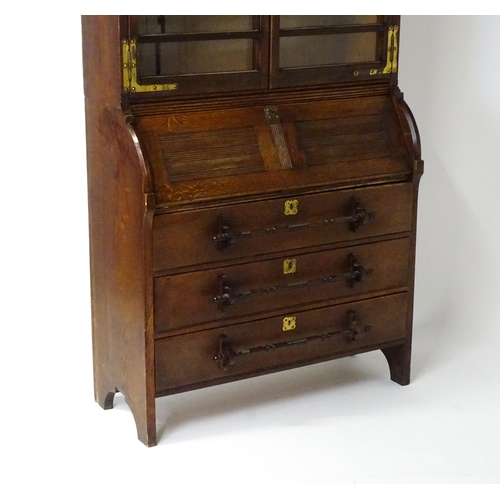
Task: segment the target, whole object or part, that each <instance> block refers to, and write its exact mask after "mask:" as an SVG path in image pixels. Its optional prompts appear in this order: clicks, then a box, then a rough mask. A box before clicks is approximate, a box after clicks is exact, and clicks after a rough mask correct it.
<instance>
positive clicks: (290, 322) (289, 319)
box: [283, 316, 297, 332]
mask: <svg viewBox="0 0 500 500" xmlns="http://www.w3.org/2000/svg"><path fill="white" fill-rule="evenodd" d="M296 326H297V316H286V317H285V318H283V331H284V332H287V331H288V330H295V327H296Z"/></svg>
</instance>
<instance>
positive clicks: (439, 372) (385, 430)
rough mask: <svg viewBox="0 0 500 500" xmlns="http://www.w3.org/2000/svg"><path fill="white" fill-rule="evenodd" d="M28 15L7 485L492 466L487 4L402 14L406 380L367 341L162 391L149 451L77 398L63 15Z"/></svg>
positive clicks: (336, 478)
mask: <svg viewBox="0 0 500 500" xmlns="http://www.w3.org/2000/svg"><path fill="white" fill-rule="evenodd" d="M61 16H64V13H62V14H61ZM37 19H38V18H35V19H31V21H29V20H28V21H26V22H32V23H33V30H35V33H36V36H35V37H34V39H31V40H28V41H25V42H24V46H22V41H21V40H19V39H14V40H17V42H16V43H12V44H11V45H10V50H9V51H8V53H7V54H5V66H4V67H5V68H7V69H9V71H7V72H3V77H2V82H1V83H0V85H1V90H2V96H3V105H2V107H3V108H4V109H3V125H4V132H3V138H4V141H3V144H4V147H3V148H2V153H3V155H2V156H3V162H2V164H3V169H2V170H3V173H4V175H3V182H2V193H3V195H2V199H1V200H0V203H1V207H0V208H1V213H2V225H3V229H4V239H3V245H2V251H3V254H2V256H3V259H2V267H3V270H2V276H3V277H4V280H3V287H2V288H4V298H3V299H2V304H3V305H4V308H3V309H4V311H3V314H2V317H1V319H0V321H1V326H2V347H3V348H2V350H1V354H2V363H1V365H2V366H1V367H0V369H1V370H2V382H3V383H2V390H3V398H2V405H3V411H2V420H3V422H2V423H3V430H4V438H3V450H4V451H6V452H7V454H6V456H7V457H8V468H7V470H6V472H7V474H6V477H7V483H6V484H12V485H15V486H16V491H17V493H18V494H19V495H20V496H19V498H21V497H22V498H28V496H26V494H27V493H28V494H29V493H33V495H34V494H35V492H36V493H40V492H42V491H46V492H50V494H51V496H52V497H53V498H67V497H68V491H69V490H68V488H76V489H77V490H79V491H81V492H82V494H88V495H93V496H94V497H95V498H101V496H104V494H117V493H118V494H122V495H123V496H125V497H126V498H127V497H128V496H130V495H134V494H136V493H137V494H138V493H139V492H140V491H146V492H150V493H153V494H155V493H156V494H158V495H160V494H161V495H162V497H163V496H166V495H168V494H171V493H172V491H173V490H172V488H173V485H176V484H178V483H179V484H182V485H183V487H190V486H195V485H196V484H198V485H201V486H203V489H204V490H205V491H207V492H213V491H215V492H218V493H219V494H226V491H225V490H226V484H227V483H232V480H237V481H238V482H239V486H240V487H239V488H238V489H235V488H236V486H234V487H233V486H230V487H227V490H228V494H236V492H239V493H238V494H239V496H245V493H247V494H248V491H249V490H251V487H252V485H253V484H258V483H261V482H267V483H271V484H273V483H281V484H282V487H285V485H286V484H297V485H298V484H300V483H347V484H352V483H446V482H448V483H479V482H486V483H497V482H499V480H500V456H499V450H500V424H499V422H498V414H499V410H500V397H499V396H500V391H499V389H500V363H499V362H498V353H499V352H500V335H499V332H500V328H499V326H498V325H499V324H498V310H499V309H500V291H499V288H500V264H499V259H498V258H497V251H498V248H500V224H499V222H498V215H499V213H500V201H499V197H498V190H499V189H500V165H499V159H498V151H499V143H500V93H499V89H500V64H499V63H500V56H499V47H500V17H470V16H467V17H451V16H439V17H422V16H416V17H412V16H403V19H402V23H401V24H402V30H401V55H400V65H399V68H400V73H399V75H400V87H401V89H402V90H403V92H404V93H405V97H406V100H407V102H408V103H409V105H410V107H411V108H412V111H413V112H414V115H415V117H416V119H417V123H418V125H419V128H420V133H421V138H422V151H423V158H424V160H425V174H424V176H423V178H422V182H421V194H420V207H419V220H418V245H417V252H418V253H417V276H416V303H415V328H414V357H413V376H412V383H411V384H410V385H409V386H408V387H404V388H403V387H400V386H398V385H396V384H394V383H391V382H390V381H389V377H388V368H387V365H386V363H385V360H384V359H383V356H382V355H381V354H380V353H369V354H366V355H363V356H356V357H355V358H348V359H344V360H338V361H334V362H331V363H324V364H320V365H316V366H312V367H306V368H302V369H298V370H293V371H289V372H284V373H280V374H275V375H272V376H269V377H263V378H256V379H253V380H248V381H243V382H238V383H234V384H230V385H227V386H223V387H218V388H211V389H206V390H201V391H195V392H193V393H188V394H184V395H178V396H173V397H169V398H162V399H160V400H159V401H158V403H157V406H158V419H159V420H158V427H159V429H160V431H162V432H163V435H162V436H161V441H160V443H159V445H158V446H157V447H156V448H152V449H146V448H145V447H144V446H143V445H142V444H140V443H139V441H138V440H137V439H136V437H135V427H134V424H133V420H132V416H131V414H130V412H129V410H128V408H127V406H126V404H125V403H124V402H123V399H122V398H121V397H120V396H117V397H116V408H115V409H114V410H111V411H107V412H104V411H103V410H101V409H100V408H99V407H98V406H97V404H95V403H94V402H93V393H92V364H91V363H92V360H91V343H90V300H89V277H88V239H87V211H86V210H87V207H86V171H85V168H86V167H85V142H84V115H83V88H82V76H81V55H80V54H81V38H80V20H79V17H78V16H77V15H75V14H72V15H69V16H68V17H67V19H66V22H65V23H62V22H60V19H61V17H59V21H57V20H56V19H55V18H54V20H50V19H49V16H47V18H45V19H44V22H40V23H37V22H36V21H37ZM30 26H31V25H30ZM61 37H63V39H64V40H65V42H64V43H63V44H60V43H59V42H58V41H59V40H60V39H61ZM21 46H22V48H21ZM35 47H38V49H39V50H38V51H37V53H38V55H37V57H29V58H26V57H24V58H22V57H21V55H22V54H23V53H24V54H26V53H29V54H32V53H33V49H34V48H35ZM61 61H64V64H61ZM5 110H7V112H6V111H5ZM26 474H28V476H29V478H30V479H29V480H26ZM153 477H161V478H164V479H165V480H167V483H166V484H165V486H164V487H162V489H159V488H158V486H157V483H156V482H155V481H154V480H153V479H152V478H153ZM295 491H296V492H297V491H301V490H300V488H299V489H296V490H295ZM312 491H313V492H314V491H316V490H312ZM262 494H263V493H261V496H262ZM310 494H311V493H310ZM312 494H314V493H312ZM9 498H16V496H12V495H11V496H10V497H9Z"/></svg>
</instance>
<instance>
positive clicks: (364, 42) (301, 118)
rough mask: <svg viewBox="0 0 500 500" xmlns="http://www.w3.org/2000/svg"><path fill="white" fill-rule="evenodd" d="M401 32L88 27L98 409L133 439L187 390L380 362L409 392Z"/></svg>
mask: <svg viewBox="0 0 500 500" xmlns="http://www.w3.org/2000/svg"><path fill="white" fill-rule="evenodd" d="M313 18H314V19H313ZM398 19H399V18H397V16H354V17H352V16H311V17H309V16H306V17H303V16H281V17H280V16H84V17H83V40H84V52H83V55H84V57H83V61H84V73H85V79H84V81H85V102H86V124H87V129H86V130H87V163H88V190H89V225H90V263H91V287H92V330H93V354H94V386H95V396H96V400H97V402H98V403H99V404H100V405H101V406H102V407H103V408H105V409H109V408H112V406H113V397H114V394H115V393H116V392H122V393H123V394H124V395H125V399H126V401H127V404H128V405H129V407H130V409H131V410H132V413H133V415H134V418H135V422H136V425H137V431H138V436H139V439H140V440H141V441H142V442H143V443H145V444H146V445H148V446H153V445H155V444H156V441H157V440H156V420H155V398H157V397H161V396H166V395H171V394H175V393H179V392H182V391H187V390H192V389H198V388H203V387H207V386H211V385H216V384H221V383H226V382H231V381H236V380H240V379H243V378H246V377H253V376H256V375H264V374H268V373H271V372H275V371H279V370H284V369H290V368H294V367H299V366H303V365H307V364H311V363H317V362H325V361H328V360H332V359H335V358H339V357H342V356H351V355H353V354H358V353H363V352H367V351H374V350H381V351H382V353H383V354H384V355H385V358H386V359H387V361H388V364H389V371H390V377H391V379H392V380H394V381H395V382H397V383H399V384H402V385H405V384H408V383H409V380H410V360H411V337H412V318H413V281H414V267H415V238H416V213H417V193H418V185H419V180H420V176H421V175H422V172H423V162H422V160H421V158H420V142H419V136H418V131H417V127H416V123H415V120H414V119H413V116H412V114H411V112H410V110H409V108H408V106H407V105H406V103H405V101H404V99H403V95H402V93H401V92H400V90H399V88H398V87H397V54H398V40H399V25H398V23H399V20H398ZM312 20H314V23H318V24H317V25H314V26H309V24H307V23H310V22H312ZM304 23H305V24H304ZM169 30H170V31H169ZM183 30H184V31H183ZM186 30H187V31H186ZM306 35H307V36H306ZM354 35H355V36H354ZM315 36H319V37H320V38H321V37H325V38H321V40H322V43H321V44H320V45H317V44H315V43H313V44H312V45H308V44H310V43H312V42H311V40H312V39H313V38H314V37H315ZM212 38H213V40H212ZM242 40H243V41H244V42H245V43H243V42H242ZM205 42H207V45H206V46H205ZM208 42H210V43H208ZM212 42H214V43H213V44H212ZM215 42H217V43H215ZM219 42H222V43H223V45H220V43H219ZM233 42H235V43H234V44H233ZM351 42H352V43H351ZM192 43H195V44H201V45H197V47H202V46H203V50H202V49H201V48H200V49H199V50H195V51H186V52H183V47H184V44H186V46H187V45H189V44H192ZM301 44H303V45H304V47H303V49H304V51H305V52H304V51H301V50H300V46H301ZM352 44H353V46H351V45H352ZM323 45H324V46H325V47H326V46H328V47H329V48H330V49H331V50H330V49H329V52H328V53H325V58H324V60H323V59H317V57H316V56H317V54H316V52H317V51H318V50H319V48H320V47H323ZM233 46H234V47H235V49H234V50H235V52H234V54H232V56H231V57H233V56H234V58H235V60H236V59H238V57H240V55H241V54H240V49H241V50H243V49H242V47H250V48H251V49H250V53H248V54H247V55H246V56H245V57H243V59H242V60H241V61H240V62H238V63H237V64H236V63H235V66H234V65H233V62H234V61H233V60H232V58H231V57H229V58H228V57H227V55H224V54H226V52H224V51H225V50H230V52H231V50H233V49H230V47H233ZM174 47H175V50H174ZM212 47H213V49H212ZM217 47H218V48H217ZM238 47H239V48H238ZM280 47H282V51H281V49H280ZM293 47H296V49H295V48H293ZM209 48H210V50H209ZM292 48H293V50H292ZM205 49H206V50H209V52H210V51H211V50H214V51H215V52H214V54H213V57H212V58H206V57H200V54H204V53H205V52H204V50H205ZM348 49H349V50H348ZM118 53H119V54H120V57H117V54H118ZM295 53H297V54H299V55H300V54H305V53H307V54H308V56H307V59H311V61H312V60H314V61H316V63H317V64H314V65H312V66H311V67H305V66H303V65H304V64H306V62H307V61H302V62H300V65H299V66H297V64H298V63H297V62H294V59H293V58H294V54H295ZM179 54H181V55H182V54H184V56H182V57H181V56H179ZM249 54H251V57H250V56H249ZM332 54H333V55H332ZM280 57H281V59H280ZM332 57H333V59H331V58H332ZM141 58H142V60H141ZM183 58H187V59H188V61H187V63H189V64H187V63H186V64H187V65H184V62H185V61H184V60H183ZM365 58H368V59H367V60H365ZM280 61H281V62H280ZM321 61H323V62H321ZM211 64H214V65H215V66H216V67H218V68H219V69H218V70H217V71H216V70H214V71H213V72H211V71H208V70H209V69H210V68H211V66H210V65H211ZM196 69H198V70H199V74H197V73H196ZM169 71H171V72H172V74H170V73H169Z"/></svg>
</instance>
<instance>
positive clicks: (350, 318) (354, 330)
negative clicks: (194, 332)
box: [213, 311, 371, 370]
mask: <svg viewBox="0 0 500 500" xmlns="http://www.w3.org/2000/svg"><path fill="white" fill-rule="evenodd" d="M370 329H371V326H370V325H364V326H362V325H360V323H359V320H358V317H357V314H356V312H355V311H348V313H347V328H346V329H345V330H339V331H334V332H328V333H321V334H316V335H310V336H309V337H303V338H300V339H292V340H285V341H282V342H273V343H270V344H264V345H259V346H255V347H250V348H247V349H241V350H236V349H234V348H233V347H232V346H231V343H230V341H229V340H228V338H227V336H226V335H221V336H220V339H219V354H217V355H216V356H214V358H213V359H214V361H215V362H216V363H217V364H218V365H219V368H220V369H221V370H227V369H228V368H229V366H231V365H233V364H234V362H235V360H236V358H238V357H241V356H248V355H250V354H256V353H259V352H271V351H275V350H276V349H283V348H286V347H294V346H297V345H303V344H307V343H310V342H316V341H325V340H329V339H331V338H333V337H338V336H342V338H343V339H344V340H345V341H346V342H348V343H350V342H354V341H355V340H356V339H357V338H358V335H359V334H360V333H361V332H363V331H364V332H368V331H369V330H370Z"/></svg>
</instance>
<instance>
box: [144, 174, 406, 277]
mask: <svg viewBox="0 0 500 500" xmlns="http://www.w3.org/2000/svg"><path fill="white" fill-rule="evenodd" d="M411 194H412V185H411V184H395V185H388V186H377V187H370V188H362V189H348V190H345V191H336V192H332V193H323V194H314V195H302V196H294V197H291V198H290V197H289V198H278V199H274V200H268V201H261V202H253V203H246V204H234V205H228V206H225V207H221V208H213V209H207V210H192V211H186V212H178V213H172V214H165V215H159V216H157V217H155V220H154V236H153V238H154V268H155V270H156V271H157V272H160V271H165V272H168V271H169V270H175V269H177V268H183V267H187V266H195V265H200V264H207V263H220V262H228V261H230V260H232V259H236V258H241V257H248V256H255V255H265V254H270V253H272V252H278V251H286V250H294V249H299V248H308V247H313V246H316V245H325V244H331V243H336V242H343V241H352V240H355V239H358V238H364V237H369V236H378V235H386V234H393V233H399V232H404V231H408V230H409V229H410V223H411ZM353 215H354V221H353V220H349V219H350V218H352V216H353ZM356 217H359V220H360V221H361V222H363V223H362V224H359V223H356ZM363 217H364V219H363ZM224 220H225V221H226V222H225V223H224ZM224 224H226V225H227V228H226V229H224ZM273 228H276V229H273ZM217 235H219V240H218V241H214V238H217ZM225 235H226V236H225Z"/></svg>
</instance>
